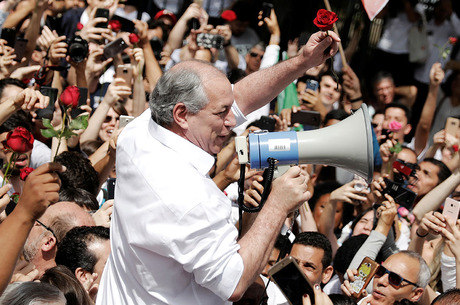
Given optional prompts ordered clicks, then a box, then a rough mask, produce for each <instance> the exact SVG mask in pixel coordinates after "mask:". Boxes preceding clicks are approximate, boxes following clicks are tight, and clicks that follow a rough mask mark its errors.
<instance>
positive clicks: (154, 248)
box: [97, 32, 339, 305]
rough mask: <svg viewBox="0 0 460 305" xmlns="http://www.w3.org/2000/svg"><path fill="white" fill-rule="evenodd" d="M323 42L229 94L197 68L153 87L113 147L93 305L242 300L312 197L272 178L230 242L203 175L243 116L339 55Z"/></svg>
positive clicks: (292, 178)
mask: <svg viewBox="0 0 460 305" xmlns="http://www.w3.org/2000/svg"><path fill="white" fill-rule="evenodd" d="M330 35H333V36H332V37H327V36H326V34H325V33H323V32H319V33H316V34H314V35H312V37H311V38H310V40H309V42H308V43H307V45H306V47H305V48H304V50H303V51H302V52H301V55H299V56H298V57H295V58H293V59H291V60H289V61H286V62H283V63H281V64H279V65H277V66H275V67H272V68H268V69H265V70H262V71H259V72H256V73H253V74H252V75H251V76H249V77H247V78H245V79H243V80H242V81H240V82H239V83H237V84H236V85H235V86H234V88H233V90H232V87H231V85H230V83H229V81H228V80H227V79H226V77H225V75H223V74H222V73H221V72H219V71H218V70H217V69H216V68H214V67H212V66H210V65H208V64H205V63H201V62H197V61H189V62H182V63H179V64H178V65H176V66H174V67H173V68H172V69H171V70H170V71H168V72H166V73H165V74H164V75H163V76H162V77H161V78H160V80H159V81H158V84H157V86H156V87H155V90H154V91H153V93H152V95H151V100H150V108H151V109H150V110H147V111H145V112H144V113H143V114H142V115H141V116H140V117H139V118H137V119H136V120H134V121H133V122H132V123H130V124H129V125H128V126H127V127H126V128H125V129H124V131H123V133H122V134H121V135H120V137H119V140H118V147H117V165H116V166H117V184H116V190H115V202H116V204H115V205H114V211H113V214H112V224H111V255H110V257H109V259H108V261H107V265H106V268H105V270H104V273H103V275H102V281H101V287H100V291H99V293H98V299H97V304H98V305H102V304H115V305H116V304H139V305H140V304H213V305H215V304H225V303H226V301H227V300H228V301H235V300H238V299H239V298H241V296H242V295H243V294H244V292H245V291H246V289H247V288H248V287H249V286H250V285H251V284H252V283H253V281H254V279H255V278H256V276H258V275H259V273H260V272H261V271H262V269H263V267H264V266H265V265H266V262H267V260H268V257H269V255H270V252H271V249H272V248H273V244H274V242H275V239H276V237H277V235H278V234H279V231H280V229H281V226H282V224H283V222H284V220H285V218H286V216H287V214H288V213H289V212H290V211H292V210H294V209H295V208H296V207H297V206H298V205H299V204H301V203H303V202H305V201H306V200H307V199H308V198H309V196H310V194H309V193H308V191H307V187H306V182H307V181H308V177H305V176H304V175H302V173H301V171H300V168H299V167H293V168H291V169H290V170H289V171H288V172H287V173H286V174H285V175H283V176H282V177H280V178H278V179H276V180H275V181H274V182H273V186H272V191H271V193H270V196H269V197H268V199H267V201H266V203H265V206H264V209H262V210H261V212H259V214H258V216H257V217H256V219H255V220H254V223H253V224H252V226H251V228H250V229H249V230H248V231H247V232H246V233H245V234H244V235H243V236H242V237H241V239H239V240H237V230H236V228H235V227H234V225H233V224H232V223H231V220H230V213H231V203H230V201H229V199H228V198H227V197H226V196H225V195H224V194H223V193H222V192H221V191H220V190H219V189H218V188H217V186H216V185H215V184H214V183H213V181H212V180H211V179H210V178H209V175H208V172H209V170H210V169H211V167H212V166H213V164H214V158H213V155H215V154H217V153H218V152H219V151H220V150H221V148H222V146H223V144H224V142H225V140H226V138H227V136H228V135H229V133H230V131H231V129H232V128H233V127H234V126H235V125H236V123H237V122H241V121H243V120H244V114H247V113H250V112H251V111H253V110H255V109H257V108H260V107H261V106H262V105H263V104H265V103H267V102H269V101H270V100H271V99H273V98H274V97H275V96H276V95H277V94H278V93H279V92H280V91H281V90H282V89H283V88H284V87H286V86H287V85H288V84H289V83H290V82H292V80H293V79H294V78H296V77H299V76H300V75H301V74H302V73H303V72H304V71H305V70H307V69H308V68H310V67H312V66H316V65H318V64H321V63H322V62H324V61H325V60H326V58H328V57H329V56H330V55H332V54H333V53H335V52H336V51H337V42H338V41H339V38H338V37H337V36H335V35H334V34H331V33H330ZM328 47H331V50H330V51H329V53H328V55H324V51H325V50H326V49H327V48H328ZM254 87H257V88H259V89H260V90H253V88H254ZM235 100H236V103H235Z"/></svg>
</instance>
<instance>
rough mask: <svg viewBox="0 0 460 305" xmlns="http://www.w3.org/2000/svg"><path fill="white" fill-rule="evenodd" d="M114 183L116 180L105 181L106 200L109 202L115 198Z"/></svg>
mask: <svg viewBox="0 0 460 305" xmlns="http://www.w3.org/2000/svg"><path fill="white" fill-rule="evenodd" d="M116 182H117V178H109V179H107V200H111V199H113V198H115V183H116Z"/></svg>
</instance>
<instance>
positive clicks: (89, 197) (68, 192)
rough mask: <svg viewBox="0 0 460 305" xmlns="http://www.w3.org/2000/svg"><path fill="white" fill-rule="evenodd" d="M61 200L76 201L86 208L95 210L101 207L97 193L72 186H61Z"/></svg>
mask: <svg viewBox="0 0 460 305" xmlns="http://www.w3.org/2000/svg"><path fill="white" fill-rule="evenodd" d="M59 201H71V202H75V203H76V204H78V205H79V206H81V207H82V208H84V209H87V210H90V211H95V210H98V209H99V202H98V201H97V198H96V196H95V195H93V194H91V193H90V192H88V191H87V190H84V189H81V188H75V187H72V186H69V185H67V186H65V187H61V189H60V190H59Z"/></svg>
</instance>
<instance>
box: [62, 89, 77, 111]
mask: <svg viewBox="0 0 460 305" xmlns="http://www.w3.org/2000/svg"><path fill="white" fill-rule="evenodd" d="M59 99H60V100H61V103H62V104H63V105H64V106H68V107H73V108H77V107H78V101H79V100H80V89H78V87H76V86H68V87H67V88H65V90H64V92H62V94H61V96H60V98H59Z"/></svg>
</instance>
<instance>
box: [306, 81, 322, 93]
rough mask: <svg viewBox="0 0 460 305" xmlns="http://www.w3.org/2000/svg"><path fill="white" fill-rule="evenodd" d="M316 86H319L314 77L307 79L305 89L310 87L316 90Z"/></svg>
mask: <svg viewBox="0 0 460 305" xmlns="http://www.w3.org/2000/svg"><path fill="white" fill-rule="evenodd" d="M318 88H319V83H318V81H316V80H314V79H309V80H307V88H306V89H311V90H313V91H317V90H318Z"/></svg>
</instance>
